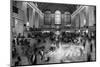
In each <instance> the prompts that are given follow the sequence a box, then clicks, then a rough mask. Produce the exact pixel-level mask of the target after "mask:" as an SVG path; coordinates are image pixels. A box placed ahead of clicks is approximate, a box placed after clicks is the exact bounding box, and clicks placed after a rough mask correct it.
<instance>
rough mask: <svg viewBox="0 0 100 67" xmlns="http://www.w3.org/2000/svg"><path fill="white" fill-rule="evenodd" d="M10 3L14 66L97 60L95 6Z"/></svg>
mask: <svg viewBox="0 0 100 67" xmlns="http://www.w3.org/2000/svg"><path fill="white" fill-rule="evenodd" d="M10 4H11V5H10V14H11V16H10V19H11V20H10V46H11V49H10V61H11V62H10V65H11V66H12V67H16V66H34V65H51V64H69V63H70V64H73V63H83V62H96V5H88V4H71V3H54V2H53V3H52V2H38V1H33V0H32V1H20V0H11V2H10Z"/></svg>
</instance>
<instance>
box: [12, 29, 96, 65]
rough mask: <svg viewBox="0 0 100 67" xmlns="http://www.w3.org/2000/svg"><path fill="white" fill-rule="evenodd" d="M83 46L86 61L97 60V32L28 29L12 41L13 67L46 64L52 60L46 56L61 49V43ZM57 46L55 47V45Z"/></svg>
mask: <svg viewBox="0 0 100 67" xmlns="http://www.w3.org/2000/svg"><path fill="white" fill-rule="evenodd" d="M60 42H61V43H64V44H69V43H73V44H75V45H82V46H83V47H84V50H85V52H86V60H85V61H94V60H95V58H96V57H95V52H96V51H95V50H96V49H95V48H96V32H95V31H89V32H88V33H86V32H79V33H76V32H61V33H60V34H59V35H56V34H55V32H54V31H49V32H43V31H42V30H41V29H33V28H28V29H27V28H26V29H25V30H24V32H23V35H22V34H21V33H19V34H17V35H15V36H13V37H12V39H11V46H12V49H11V58H12V66H19V65H36V64H45V63H47V62H48V61H49V60H50V58H49V57H48V58H45V54H47V53H48V52H50V51H55V50H56V48H57V47H58V48H59V45H58V44H59V43H60ZM53 44H55V45H53Z"/></svg>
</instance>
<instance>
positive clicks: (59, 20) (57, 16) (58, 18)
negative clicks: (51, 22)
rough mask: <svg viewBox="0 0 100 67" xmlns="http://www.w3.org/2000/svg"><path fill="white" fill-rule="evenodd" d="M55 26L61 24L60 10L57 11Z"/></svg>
mask: <svg viewBox="0 0 100 67" xmlns="http://www.w3.org/2000/svg"><path fill="white" fill-rule="evenodd" d="M55 24H61V12H60V11H59V10H56V11H55Z"/></svg>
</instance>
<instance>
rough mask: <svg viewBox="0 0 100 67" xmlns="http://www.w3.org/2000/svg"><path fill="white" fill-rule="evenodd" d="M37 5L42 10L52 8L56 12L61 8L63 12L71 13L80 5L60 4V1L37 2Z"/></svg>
mask: <svg viewBox="0 0 100 67" xmlns="http://www.w3.org/2000/svg"><path fill="white" fill-rule="evenodd" d="M37 5H38V8H39V9H40V10H41V11H42V12H45V11H46V10H50V11H51V12H52V13H54V12H55V11H56V10H60V11H61V12H62V13H64V12H65V11H68V12H70V13H71V14H72V13H73V12H74V11H75V10H76V8H77V6H78V5H75V4H59V3H43V2H37Z"/></svg>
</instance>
